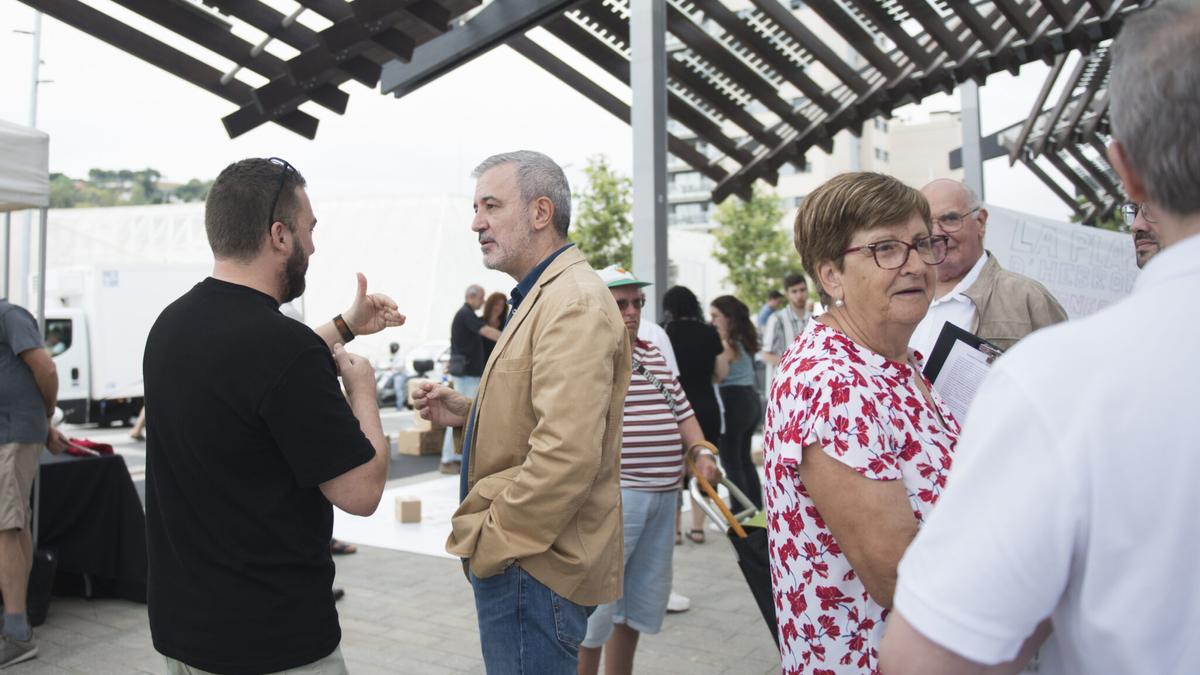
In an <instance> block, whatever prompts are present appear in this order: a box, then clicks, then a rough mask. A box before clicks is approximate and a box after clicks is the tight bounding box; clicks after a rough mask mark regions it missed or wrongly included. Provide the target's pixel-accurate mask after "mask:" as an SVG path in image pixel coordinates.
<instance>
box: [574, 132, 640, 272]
mask: <svg viewBox="0 0 1200 675" xmlns="http://www.w3.org/2000/svg"><path fill="white" fill-rule="evenodd" d="M583 172H584V173H585V174H586V175H587V178H588V184H587V188H586V189H585V190H584V191H583V193H582V194H581V195H580V196H579V203H578V205H577V206H576V208H575V222H574V224H573V225H572V226H571V232H570V240H571V242H572V243H574V244H575V245H576V246H578V247H579V250H580V252H582V253H583V255H584V257H586V258H587V259H588V262H589V263H591V265H592V267H594V268H596V269H602V268H605V267H608V266H609V265H613V264H616V265H621V266H623V267H626V268H630V267H632V264H633V246H632V239H633V220H632V218H631V217H630V212H631V210H632V201H631V197H630V195H631V194H632V190H633V184H632V181H630V180H629V178H628V177H627V176H622V175H621V174H619V173H617V172H616V171H615V170H613V168H612V167H611V166H609V164H608V160H607V159H606V158H605V157H604V155H596V156H594V157H591V158H589V159H588V163H587V167H586V168H585V169H584V170H583Z"/></svg>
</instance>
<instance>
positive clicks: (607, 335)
mask: <svg viewBox="0 0 1200 675" xmlns="http://www.w3.org/2000/svg"><path fill="white" fill-rule="evenodd" d="M629 349H630V347H629V336H628V333H627V332H626V330H625V325H624V323H623V322H622V321H621V315H620V313H619V312H618V311H617V305H616V303H615V302H613V298H612V293H611V292H610V291H609V290H608V289H607V288H606V287H605V286H604V284H603V283H601V281H600V278H599V277H598V276H597V275H596V273H595V272H594V271H593V270H592V268H591V266H590V265H588V263H587V261H586V260H584V258H583V256H582V255H581V254H580V252H579V250H578V249H576V248H574V247H572V248H569V249H567V250H566V251H563V252H562V253H561V254H560V255H559V256H558V257H557V258H555V259H554V262H552V263H551V264H550V266H549V267H547V268H546V270H545V271H544V272H543V273H542V275H541V277H540V278H539V279H538V281H537V283H536V284H535V285H534V288H533V290H531V291H530V293H529V296H528V297H526V298H525V299H524V300H523V301H522V302H521V306H520V307H519V308H518V310H517V313H516V315H514V316H513V317H512V320H511V321H509V323H508V325H507V326H505V328H504V332H503V333H502V334H501V336H500V340H499V341H498V342H497V343H496V348H495V349H494V350H493V351H492V355H491V358H489V359H488V363H487V365H486V366H485V367H484V370H483V376H482V378H481V380H480V382H479V391H478V393H477V394H476V396H475V401H474V403H473V410H474V412H475V427H474V430H473V432H472V434H471V449H470V458H469V460H468V465H467V487H468V490H469V492H468V494H467V498H466V499H465V500H464V501H463V503H462V504H461V505H460V506H459V508H458V511H457V512H456V513H455V514H454V517H453V519H452V521H451V524H452V531H451V533H450V538H449V539H448V540H447V542H446V551H448V552H449V553H451V554H453V555H456V556H459V557H461V558H467V559H469V564H470V568H471V571H472V572H474V573H475V575H476V576H478V577H490V576H493V575H496V574H499V573H501V572H503V571H504V570H505V568H507V567H508V566H509V565H511V564H513V563H516V564H519V565H521V567H522V568H524V569H525V570H526V571H528V572H529V573H530V574H531V575H533V577H534V578H535V579H537V580H538V581H540V582H542V583H543V584H545V585H546V586H548V587H550V589H551V590H553V591H554V592H555V593H558V594H559V595H561V596H563V597H565V598H567V599H568V600H570V601H572V602H574V603H577V604H580V605H598V604H602V603H606V602H611V601H612V600H615V599H616V598H617V597H618V596H620V595H621V589H622V584H623V581H622V573H623V567H624V553H623V551H622V542H623V533H622V525H621V522H622V521H621V489H620V462H621V423H622V409H623V407H624V405H625V392H626V390H627V389H628V386H629V378H630V369H631V356H630V351H629ZM460 443H461V440H460Z"/></svg>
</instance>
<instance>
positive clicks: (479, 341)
mask: <svg viewBox="0 0 1200 675" xmlns="http://www.w3.org/2000/svg"><path fill="white" fill-rule="evenodd" d="M485 325H487V324H486V323H485V322H484V320H483V319H481V318H480V317H478V316H476V315H475V310H473V309H471V306H470V305H468V304H467V303H465V302H464V303H463V306H462V307H461V308H460V309H459V310H458V312H457V313H455V315H454V321H452V322H451V323H450V353H451V354H459V355H461V356H463V357H465V358H466V361H465V365H464V368H463V371H462V372H461V373H459V374H460V375H468V376H470V377H479V376H481V375H483V366H484V365H485V364H486V363H487V361H486V360H485V359H484V358H483V337H481V336H480V335H479V331H480V329H481V328H483V327H484V326H485Z"/></svg>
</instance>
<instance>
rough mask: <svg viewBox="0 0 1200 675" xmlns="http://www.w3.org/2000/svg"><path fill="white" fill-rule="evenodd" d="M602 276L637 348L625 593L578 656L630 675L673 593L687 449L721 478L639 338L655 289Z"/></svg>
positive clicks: (659, 358) (593, 623)
mask: <svg viewBox="0 0 1200 675" xmlns="http://www.w3.org/2000/svg"><path fill="white" fill-rule="evenodd" d="M599 274H600V278H601V279H602V280H603V281H604V283H605V284H606V285H607V286H608V288H609V290H611V291H612V294H613V298H614V299H615V300H616V302H617V308H618V309H620V310H621V319H622V320H623V321H624V322H625V329H626V330H627V331H629V340H630V342H631V343H632V346H633V349H632V352H633V371H632V374H631V377H630V382H629V391H628V393H627V394H626V395H625V413H624V432H623V437H622V444H621V509H622V518H623V524H624V528H625V538H624V539H625V541H624V544H625V588H624V593H623V595H622V597H621V598H619V599H618V600H617V601H615V602H612V603H609V604H607V605H601V606H599V607H597V608H596V611H595V612H593V613H592V616H591V618H589V619H588V630H587V637H585V638H584V640H583V644H582V645H581V646H580V650H579V673H580V674H581V675H584V674H586V675H595V673H596V672H597V671H598V670H599V667H600V651H601V648H603V649H604V650H605V652H606V655H605V671H606V672H607V673H631V672H633V656H634V651H635V650H636V649H637V643H638V638H639V637H640V636H641V634H642V633H649V634H654V633H657V632H658V631H659V628H661V626H662V620H663V616H664V615H665V614H666V611H667V598H668V596H669V595H670V593H671V562H672V557H673V555H674V551H675V504H676V501H677V500H678V499H679V488H680V486H681V485H682V482H683V467H684V453H685V450H686V451H688V452H691V453H692V460H693V461H694V462H695V463H696V470H697V471H698V472H699V473H700V475H702V476H704V477H705V478H706V479H707V480H709V481H714V482H715V481H717V480H719V479H720V473H719V471H718V470H717V464H716V459H715V457H714V456H713V454H712V452H710V451H709V450H707V449H705V448H702V447H700V448H693V445H694V444H696V443H698V442H703V441H704V433H703V432H702V431H701V430H700V423H699V422H697V421H696V415H695V413H694V412H693V411H692V406H691V404H689V403H688V400H687V394H685V393H684V391H683V387H682V386H680V384H679V380H678V379H677V378H676V377H675V375H674V374H673V373H672V372H671V368H670V366H668V365H667V361H666V359H665V358H664V357H663V355H662V352H660V351H659V350H658V347H655V346H654V345H653V344H651V343H650V342H647V341H644V340H639V339H638V338H637V333H638V325H639V324H640V322H641V319H642V306H643V305H645V303H646V297H645V295H644V294H643V293H642V288H643V287H645V286H649V285H650V284H648V283H646V282H644V281H638V280H637V278H635V277H634V276H633V274H632V273H630V272H628V271H627V270H625V269H622V268H620V267H617V266H615V265H614V266H610V267H606V268H605V269H603V270H600V272H599Z"/></svg>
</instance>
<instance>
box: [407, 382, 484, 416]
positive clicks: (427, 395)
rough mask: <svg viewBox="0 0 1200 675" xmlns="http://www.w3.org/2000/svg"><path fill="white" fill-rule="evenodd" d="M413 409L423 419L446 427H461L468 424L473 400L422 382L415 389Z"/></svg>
mask: <svg viewBox="0 0 1200 675" xmlns="http://www.w3.org/2000/svg"><path fill="white" fill-rule="evenodd" d="M412 399H413V408H415V409H416V411H417V413H418V414H420V415H421V419H426V420H429V421H430V422H433V423H434V424H440V425H441V426H444V427H461V426H462V425H464V424H466V423H467V415H468V414H469V413H470V411H471V399H469V398H467V397H466V396H463V395H462V394H460V393H458V392H457V391H454V390H453V389H451V388H450V387H446V386H443V385H440V384H437V383H434V382H422V383H420V384H418V385H417V386H416V387H415V388H414V389H413V395H412Z"/></svg>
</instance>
